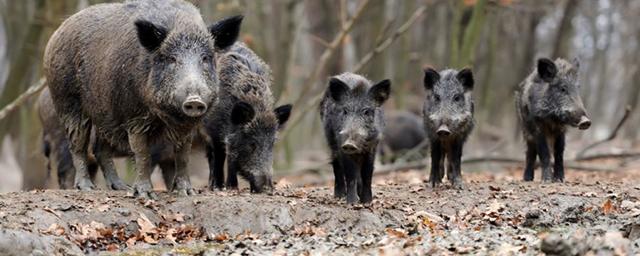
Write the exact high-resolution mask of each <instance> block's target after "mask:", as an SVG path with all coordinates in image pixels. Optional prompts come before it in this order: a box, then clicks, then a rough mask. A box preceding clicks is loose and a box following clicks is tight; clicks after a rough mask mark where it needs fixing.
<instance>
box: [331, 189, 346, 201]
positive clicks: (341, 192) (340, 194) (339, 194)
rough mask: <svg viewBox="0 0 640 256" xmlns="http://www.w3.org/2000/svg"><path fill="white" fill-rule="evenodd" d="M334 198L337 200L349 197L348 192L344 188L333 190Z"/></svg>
mask: <svg viewBox="0 0 640 256" xmlns="http://www.w3.org/2000/svg"><path fill="white" fill-rule="evenodd" d="M333 196H334V197H335V198H344V197H346V196H347V191H345V190H344V189H343V188H338V187H336V188H334V189H333Z"/></svg>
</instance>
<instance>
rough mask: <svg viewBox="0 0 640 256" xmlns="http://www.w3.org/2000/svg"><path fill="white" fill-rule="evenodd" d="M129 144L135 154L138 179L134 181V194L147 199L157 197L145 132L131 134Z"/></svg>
mask: <svg viewBox="0 0 640 256" xmlns="http://www.w3.org/2000/svg"><path fill="white" fill-rule="evenodd" d="M129 145H130V146H131V150H132V151H133V154H134V159H135V167H136V172H137V175H136V180H135V182H134V183H133V196H136V197H139V198H146V199H149V198H151V199H156V198H157V196H156V194H155V193H154V192H153V185H152V184H151V172H152V171H153V166H151V152H150V150H149V142H148V140H147V136H145V135H144V134H135V133H130V134H129Z"/></svg>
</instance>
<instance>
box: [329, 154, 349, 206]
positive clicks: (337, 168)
mask: <svg viewBox="0 0 640 256" xmlns="http://www.w3.org/2000/svg"><path fill="white" fill-rule="evenodd" d="M331 166H333V176H334V178H335V186H334V187H333V195H334V196H335V197H336V198H343V197H345V196H347V183H346V182H345V180H344V170H343V169H342V163H341V161H340V156H337V157H334V158H333V160H332V161H331Z"/></svg>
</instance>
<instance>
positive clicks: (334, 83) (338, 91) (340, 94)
mask: <svg viewBox="0 0 640 256" xmlns="http://www.w3.org/2000/svg"><path fill="white" fill-rule="evenodd" d="M348 91H349V86H348V85H347V84H345V83H344V82H342V80H340V79H338V78H335V77H332V78H331V79H329V94H330V96H331V98H332V99H333V101H335V102H340V101H342V98H344V95H345V94H347V92H348Z"/></svg>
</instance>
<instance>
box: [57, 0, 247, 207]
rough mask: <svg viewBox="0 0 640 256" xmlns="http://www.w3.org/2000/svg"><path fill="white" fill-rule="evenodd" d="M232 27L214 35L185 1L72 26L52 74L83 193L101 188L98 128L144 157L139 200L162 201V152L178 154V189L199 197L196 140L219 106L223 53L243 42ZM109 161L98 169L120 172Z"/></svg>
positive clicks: (91, 14) (144, 3)
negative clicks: (158, 195)
mask: <svg viewBox="0 0 640 256" xmlns="http://www.w3.org/2000/svg"><path fill="white" fill-rule="evenodd" d="M223 25H224V27H219V26H213V27H211V28H208V27H207V26H206V25H205V23H204V21H203V19H202V17H201V16H200V13H199V11H198V9H197V8H196V7H194V6H193V5H192V4H190V3H187V2H185V1H182V0H140V1H127V2H125V3H114V4H100V5H95V6H92V7H89V8H87V9H84V10H82V11H80V12H79V13H77V14H75V15H73V16H71V17H69V18H68V19H67V20H66V21H65V22H63V24H62V25H61V26H60V28H58V30H56V32H55V33H54V34H53V36H52V37H51V39H50V41H49V43H48V44H47V48H46V50H45V56H44V71H45V76H46V78H47V83H48V86H49V88H50V90H51V96H52V99H53V103H54V105H55V108H56V111H57V112H58V116H59V118H60V120H61V122H62V124H63V125H64V126H65V128H66V132H67V135H68V138H69V144H70V145H69V146H70V147H69V148H70V149H71V155H72V159H73V164H74V166H75V168H76V175H75V187H76V188H78V189H82V190H90V189H93V187H94V185H93V183H92V182H91V179H90V178H89V176H88V175H87V163H88V162H87V159H88V154H87V151H88V150H87V149H88V147H87V144H88V142H89V135H90V133H91V132H90V131H91V129H92V127H94V128H95V132H96V136H97V137H98V138H99V139H100V140H103V141H104V142H105V143H106V144H107V145H106V146H108V147H109V148H112V149H114V151H120V152H131V153H132V154H133V155H134V158H135V166H136V170H137V172H138V174H137V177H136V181H135V183H134V184H133V194H134V195H136V196H139V197H155V195H154V194H153V193H152V185H151V180H150V175H151V171H152V166H151V150H150V149H151V147H152V146H153V145H155V144H158V143H166V144H168V145H172V146H173V147H174V150H175V154H176V168H177V169H176V177H175V179H174V185H173V188H174V190H176V191H177V192H178V193H179V194H182V195H189V194H194V190H193V188H192V187H191V182H190V181H189V176H188V174H187V170H186V166H187V161H188V154H189V151H190V149H191V142H192V136H191V134H192V131H193V130H194V128H196V126H197V125H199V124H200V123H201V121H202V118H203V116H204V115H205V113H206V112H207V109H208V108H209V107H210V106H211V105H212V104H213V102H214V100H215V99H216V95H217V90H218V83H219V82H218V77H217V74H216V64H215V62H214V60H215V58H214V57H215V52H216V50H223V49H225V48H227V47H229V46H231V45H232V44H233V43H234V42H235V40H236V39H237V36H238V33H239V28H240V22H237V23H225V24H223ZM212 29H215V30H216V31H218V33H217V35H218V36H217V37H216V38H214V36H213V33H212V32H211V30H212ZM220 31H224V32H220ZM96 153H99V152H96ZM109 154H111V153H110V152H109V151H108V150H105V151H104V152H103V153H102V154H100V157H102V160H101V159H98V161H105V164H103V165H106V166H110V167H113V161H112V160H111V157H110V156H109ZM96 157H97V158H98V157H99V156H98V155H96Z"/></svg>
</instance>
